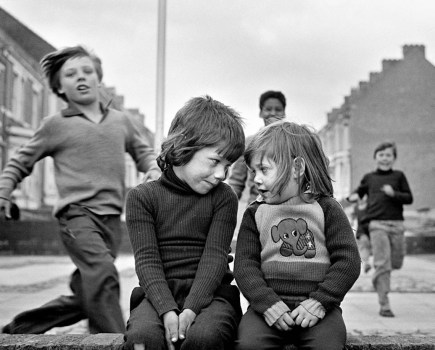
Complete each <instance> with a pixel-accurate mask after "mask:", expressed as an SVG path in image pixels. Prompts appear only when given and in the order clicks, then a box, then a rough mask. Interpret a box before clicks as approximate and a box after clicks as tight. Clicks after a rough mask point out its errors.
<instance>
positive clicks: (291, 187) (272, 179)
mask: <svg viewBox="0 0 435 350" xmlns="http://www.w3.org/2000/svg"><path fill="white" fill-rule="evenodd" d="M250 169H251V171H253V172H254V175H255V177H254V183H255V185H256V187H257V190H258V193H260V194H261V196H262V197H263V200H264V201H265V202H266V203H268V204H279V203H282V202H285V201H286V200H288V199H290V198H291V197H294V196H296V195H297V194H298V192H299V191H298V184H297V182H296V179H295V176H294V167H293V168H292V174H291V176H290V177H289V178H290V180H289V182H288V183H287V185H286V186H285V187H284V189H283V190H282V192H281V193H279V194H278V193H276V192H275V191H276V189H275V190H274V189H273V185H274V184H275V183H276V181H277V179H278V175H279V169H278V166H277V164H276V163H275V162H274V161H273V160H272V159H270V158H267V157H263V156H262V155H261V154H258V153H257V154H255V155H254V157H253V158H252V160H251V164H250Z"/></svg>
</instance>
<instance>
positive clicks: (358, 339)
mask: <svg viewBox="0 0 435 350" xmlns="http://www.w3.org/2000/svg"><path fill="white" fill-rule="evenodd" d="M122 343H123V336H122V334H95V335H89V334H68V335H24V334H18V335H9V334H0V350H121V348H122ZM346 349H347V350H368V349H371V350H381V349H382V350H395V349H401V350H405V349H406V350H435V336H423V335H414V336H410V335H395V336H355V335H348V341H347V344H346ZM285 350H295V347H293V346H287V347H286V348H285Z"/></svg>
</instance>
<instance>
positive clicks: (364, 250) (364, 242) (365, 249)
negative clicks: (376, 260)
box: [357, 234, 371, 272]
mask: <svg viewBox="0 0 435 350" xmlns="http://www.w3.org/2000/svg"><path fill="white" fill-rule="evenodd" d="M357 243H358V249H359V253H360V256H361V260H362V262H363V264H364V272H368V271H369V270H370V269H371V266H370V263H369V258H370V250H371V247H370V238H369V236H368V235H366V234H361V235H360V236H359V238H358V241H357Z"/></svg>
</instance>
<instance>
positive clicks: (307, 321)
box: [290, 305, 320, 328]
mask: <svg viewBox="0 0 435 350" xmlns="http://www.w3.org/2000/svg"><path fill="white" fill-rule="evenodd" d="M290 315H291V317H292V318H293V319H294V320H295V323H296V325H298V326H301V327H302V328H307V327H313V326H314V325H316V324H317V322H319V320H320V319H319V318H318V317H316V316H314V315H312V314H310V313H309V312H308V311H307V310H306V309H305V308H304V307H303V306H302V305H299V306H298V307H297V308H296V309H294V310H293V311H292V312H291V314H290Z"/></svg>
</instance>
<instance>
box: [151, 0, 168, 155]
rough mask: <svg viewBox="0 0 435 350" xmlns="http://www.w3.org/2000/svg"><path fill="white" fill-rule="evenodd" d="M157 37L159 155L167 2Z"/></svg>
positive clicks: (162, 7)
mask: <svg viewBox="0 0 435 350" xmlns="http://www.w3.org/2000/svg"><path fill="white" fill-rule="evenodd" d="M157 36H158V39H157V86H156V90H157V91H156V134H155V139H154V148H155V150H156V152H157V153H159V152H160V147H161V144H162V140H163V129H164V107H165V106H164V103H165V46H166V0H159V14H158V33H157Z"/></svg>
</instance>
